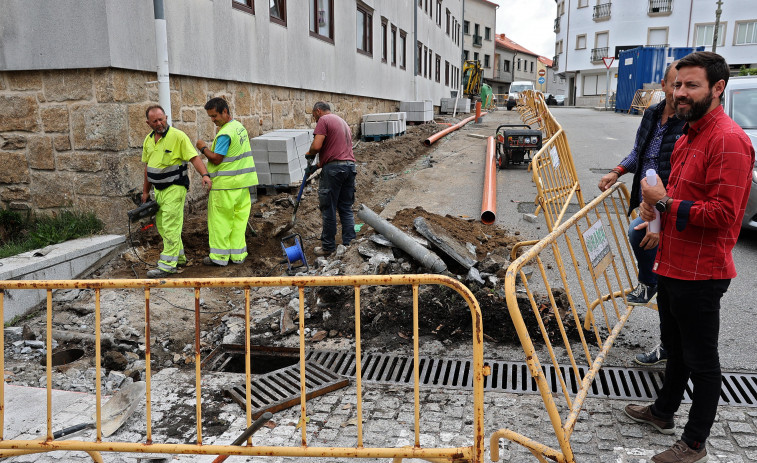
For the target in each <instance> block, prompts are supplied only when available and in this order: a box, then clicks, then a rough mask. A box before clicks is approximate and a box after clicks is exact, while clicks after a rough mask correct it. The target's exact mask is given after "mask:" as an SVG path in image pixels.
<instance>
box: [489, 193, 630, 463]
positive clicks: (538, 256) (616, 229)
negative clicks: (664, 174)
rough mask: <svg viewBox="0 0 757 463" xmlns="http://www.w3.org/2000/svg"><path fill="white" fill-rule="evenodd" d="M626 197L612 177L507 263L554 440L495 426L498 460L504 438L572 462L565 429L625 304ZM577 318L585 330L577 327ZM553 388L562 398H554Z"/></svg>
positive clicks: (621, 321)
mask: <svg viewBox="0 0 757 463" xmlns="http://www.w3.org/2000/svg"><path fill="white" fill-rule="evenodd" d="M627 204H628V191H627V189H626V187H625V185H623V184H620V183H616V184H615V185H613V186H612V187H611V188H610V189H608V190H607V191H605V192H603V193H602V194H601V195H600V196H598V197H597V198H596V199H594V200H593V201H592V202H591V203H589V204H587V205H586V206H585V207H583V208H582V209H581V210H580V211H579V212H578V213H576V214H575V215H573V216H571V217H569V218H568V219H566V220H564V221H563V222H562V223H560V224H559V225H558V226H557V227H556V228H555V229H554V230H553V231H552V232H551V233H550V234H549V235H548V236H547V237H545V238H544V239H542V240H540V241H539V242H538V243H536V244H535V245H534V246H533V247H531V248H530V249H528V250H527V251H525V252H524V253H523V255H521V256H520V257H519V258H518V259H516V260H515V261H514V262H513V263H512V264H511V265H510V267H509V268H508V269H507V274H506V277H505V294H506V298H507V309H508V311H509V313H510V317H511V318H512V320H513V324H514V325H515V328H516V330H517V333H518V338H519V340H520V342H521V345H522V347H523V352H524V355H525V360H526V362H527V364H528V368H529V371H530V373H531V376H532V378H533V380H534V381H535V382H536V384H537V386H538V389H539V393H540V394H541V397H542V400H543V403H544V407H545V410H546V413H547V415H548V417H549V420H550V423H551V424H552V427H553V428H554V432H555V436H556V438H557V443H558V446H559V448H552V447H550V446H548V445H546V444H544V443H539V442H536V441H534V440H532V439H530V438H528V437H526V436H525V435H523V434H520V433H519V432H517V431H515V430H511V429H500V430H499V431H497V432H495V433H494V434H493V435H492V436H491V443H490V448H491V459H492V461H497V460H499V439H501V438H504V439H509V440H511V441H514V442H517V443H518V444H520V445H523V446H525V447H526V448H527V449H528V450H529V451H530V452H531V453H532V454H533V455H534V457H536V459H537V460H538V461H540V462H544V463H546V461H547V459H549V460H553V461H558V462H565V463H575V461H576V460H575V457H574V454H573V449H572V448H571V444H570V437H571V434H572V432H573V430H574V427H575V426H576V422H577V420H578V417H579V414H580V412H581V410H582V407H583V406H584V402H585V400H586V397H587V394H588V392H589V390H590V388H591V386H592V382H593V381H594V378H595V376H596V374H597V372H598V371H599V369H600V368H601V367H602V364H603V362H604V360H605V357H606V356H607V353H608V352H609V350H610V348H611V347H612V345H613V342H614V341H615V339H616V338H617V336H618V334H619V333H620V331H621V330H622V328H623V326H624V325H625V323H626V321H627V320H628V317H629V316H630V315H631V312H632V310H633V306H629V305H628V304H627V301H626V294H627V293H629V292H630V291H631V290H632V288H633V287H634V281H635V278H636V263H635V260H634V258H633V253H632V250H631V247H630V244H629V242H628V238H627V234H626V230H627V228H628V225H629V219H628V216H627ZM526 266H530V267H534V271H533V274H532V276H531V278H530V280H529V279H528V278H526V275H525V272H524V268H525V267H526ZM537 269H538V270H537ZM518 281H520V282H522V285H523V289H522V291H520V292H521V293H524V294H525V296H526V299H527V302H526V303H525V304H524V306H522V307H521V306H519V304H518V293H519V291H518V288H517V287H516V283H517V282H518ZM527 311H530V312H533V315H535V320H536V322H537V324H536V325H537V326H531V327H530V328H529V327H528V326H527V325H526V323H525V322H524V313H525V312H527ZM545 315H548V316H551V317H552V320H553V322H554V323H556V325H557V328H554V325H552V327H553V329H552V330H548V329H547V327H546V326H545V324H544V321H543V320H544V319H545ZM532 318H533V317H532ZM582 321H584V322H585V323H586V325H587V326H588V330H587V331H584V330H582V329H581V326H582ZM535 340H537V342H536V343H535ZM537 344H538V345H539V347H538V348H537ZM542 346H543V347H542ZM556 346H557V347H559V351H558V350H556V349H555V347H556ZM541 358H546V359H547V360H546V361H547V362H550V363H551V364H552V366H553V367H554V372H555V375H554V377H551V376H550V377H547V375H545V371H544V370H543V368H542V363H541ZM571 378H573V379H574V380H575V383H576V384H577V392H576V393H575V394H571V391H572V389H571V388H570V387H569V385H568V384H571ZM559 396H562V399H563V401H562V402H559V401H558V400H557V399H559Z"/></svg>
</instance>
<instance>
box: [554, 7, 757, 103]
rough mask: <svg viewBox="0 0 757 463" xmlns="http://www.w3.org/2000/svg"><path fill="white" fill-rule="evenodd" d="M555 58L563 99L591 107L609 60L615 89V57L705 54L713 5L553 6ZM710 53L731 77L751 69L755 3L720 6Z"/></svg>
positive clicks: (600, 93) (756, 42) (756, 53)
mask: <svg viewBox="0 0 757 463" xmlns="http://www.w3.org/2000/svg"><path fill="white" fill-rule="evenodd" d="M555 3H556V6H557V16H556V18H555V34H556V38H555V57H554V61H555V63H556V67H557V69H558V74H559V75H562V76H564V77H565V79H566V80H567V86H568V98H569V100H570V101H571V102H574V101H575V102H576V104H578V105H581V104H589V105H595V104H597V103H599V101H600V99H602V98H604V96H605V93H606V89H607V79H606V75H607V68H606V67H605V63H604V62H603V60H602V58H604V57H613V58H615V60H614V61H613V64H612V65H611V68H610V79H611V80H610V85H609V88H610V92H614V91H615V89H616V88H617V81H616V76H617V70H618V62H617V57H618V54H619V52H621V51H623V50H626V49H630V48H635V47H638V46H655V47H698V46H704V47H705V50H708V51H711V49H712V44H713V36H714V30H715V22H716V10H717V8H718V6H717V4H716V1H715V0H634V1H630V0H616V1H615V2H612V1H611V0H555ZM717 41H718V44H717V49H716V52H717V53H719V54H721V55H722V56H723V57H724V58H725V59H726V61H727V62H728V64H729V65H730V66H731V69H732V71H733V72H734V73H736V72H737V71H738V69H739V68H740V67H741V66H745V67H757V1H755V0H726V1H723V2H722V6H721V15H720V22H719V27H718V39H717Z"/></svg>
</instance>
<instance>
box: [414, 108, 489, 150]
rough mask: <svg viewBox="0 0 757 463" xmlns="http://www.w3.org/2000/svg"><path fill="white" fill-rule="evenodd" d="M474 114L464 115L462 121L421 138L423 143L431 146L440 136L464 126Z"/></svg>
mask: <svg viewBox="0 0 757 463" xmlns="http://www.w3.org/2000/svg"><path fill="white" fill-rule="evenodd" d="M486 114H487V113H481V116H485V115H486ZM475 118H476V116H471V117H466V118H465V119H463V120H462V121H460V122H458V123H457V124H455V125H453V126H452V127H449V128H447V129H444V130H442V131H441V132H436V133H435V134H433V135H431V136H430V137H428V138H427V139H425V140H423V144H424V145H426V146H431V144H432V143H434V142H435V141H437V140H438V139H440V138H442V137H443V136H445V135H447V134H448V133H452V132H454V131H455V130H457V129H459V128H460V127H462V126H464V125H465V124H467V123H468V122H470V121H472V120H474V119H475Z"/></svg>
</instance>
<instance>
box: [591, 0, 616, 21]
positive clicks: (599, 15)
mask: <svg viewBox="0 0 757 463" xmlns="http://www.w3.org/2000/svg"><path fill="white" fill-rule="evenodd" d="M611 6H612V3H610V2H607V3H603V4H601V5H597V6H595V7H594V16H593V18H594V21H602V20H605V19H610V7H611Z"/></svg>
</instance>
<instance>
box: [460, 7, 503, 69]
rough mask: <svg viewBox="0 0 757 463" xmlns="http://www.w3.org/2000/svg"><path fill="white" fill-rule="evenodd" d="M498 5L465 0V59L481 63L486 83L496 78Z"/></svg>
mask: <svg viewBox="0 0 757 463" xmlns="http://www.w3.org/2000/svg"><path fill="white" fill-rule="evenodd" d="M497 8H498V6H497V4H496V3H493V2H490V1H487V0H465V21H464V23H463V36H464V42H463V59H465V60H474V61H479V62H480V63H481V66H483V68H484V75H483V78H484V81H488V80H491V79H493V78H494V74H495V72H496V65H495V63H494V39H495V36H494V35H495V31H496V30H497V27H496V26H497Z"/></svg>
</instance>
